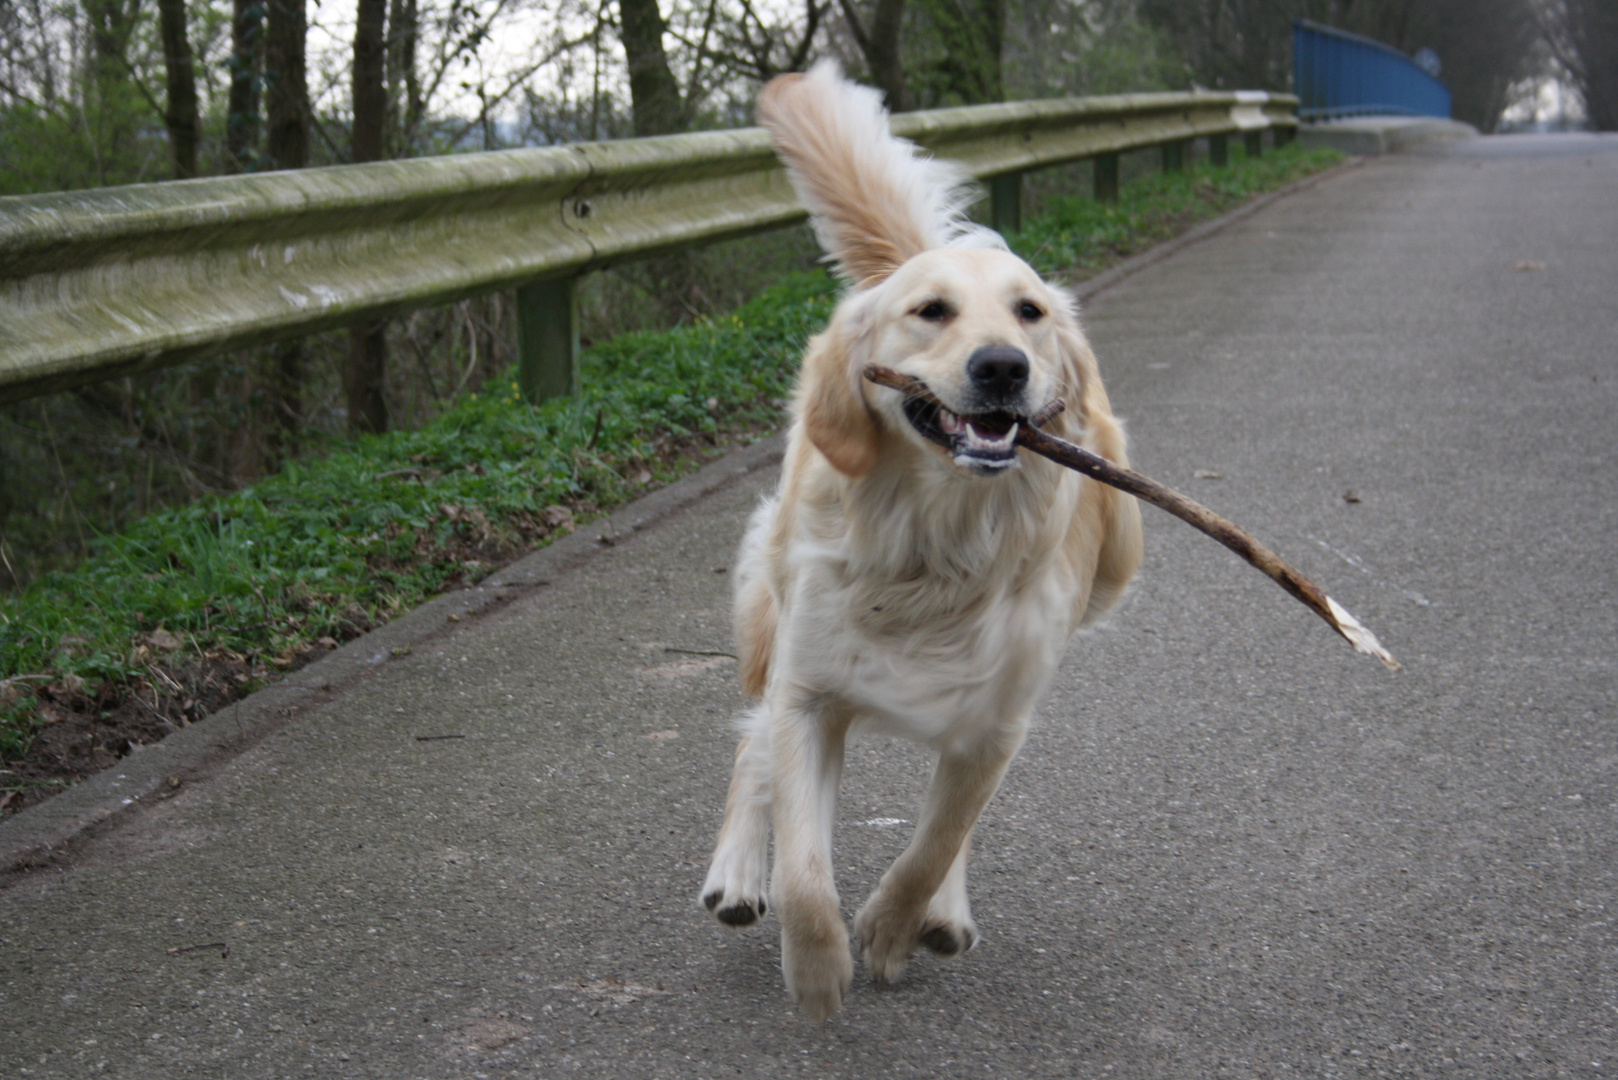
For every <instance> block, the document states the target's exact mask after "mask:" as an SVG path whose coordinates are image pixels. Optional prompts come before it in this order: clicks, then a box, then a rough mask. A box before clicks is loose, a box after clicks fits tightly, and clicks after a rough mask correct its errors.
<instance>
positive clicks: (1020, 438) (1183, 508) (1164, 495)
mask: <svg viewBox="0 0 1618 1080" xmlns="http://www.w3.org/2000/svg"><path fill="white" fill-rule="evenodd" d="M865 377H866V378H867V379H869V380H870V381H871V382H874V383H877V384H878V385H880V386H887V387H891V388H892V389H894V390H897V391H899V392H900V393H902V394H905V395H906V396H907V397H913V398H917V399H918V400H920V401H924V402H926V403H927V404H929V405H933V406H936V407H938V408H947V406H945V405H944V404H943V403H942V402H940V401H939V400H938V399H937V398H936V397H934V396H933V394H932V391H931V390H929V389H928V388H927V385H926V384H925V383H923V382H922V381H921V380H919V379H913V378H911V377H910V376H909V375H903V374H901V373H899V372H897V371H894V370H893V369H892V368H885V367H882V366H881V365H879V364H870V365H868V366H867V367H866V369H865ZM1060 405H1061V402H1059V401H1058V402H1053V403H1052V404H1051V405H1047V406H1045V407H1044V408H1043V409H1041V410H1040V411H1039V413H1038V414H1037V415H1036V416H1035V417H1034V418H1033V421H1034V422H1032V423H1027V424H1019V425H1018V426H1017V436H1016V442H1017V445H1018V446H1021V447H1022V448H1023V449H1025V450H1029V451H1032V452H1033V453H1036V454H1039V455H1041V456H1042V457H1047V458H1050V459H1051V460H1052V461H1054V462H1056V463H1057V464H1058V465H1065V466H1067V467H1068V468H1070V469H1073V470H1075V471H1077V472H1081V473H1083V474H1084V475H1085V476H1088V477H1090V478H1091V479H1092V480H1099V481H1100V482H1101V483H1103V484H1108V485H1110V486H1112V487H1115V488H1118V489H1119V490H1120V491H1127V492H1128V493H1129V494H1131V495H1133V496H1135V497H1136V498H1138V499H1144V500H1145V501H1147V502H1149V503H1151V504H1152V505H1153V506H1156V507H1159V508H1160V509H1163V510H1167V511H1168V512H1169V513H1171V514H1173V515H1174V516H1175V517H1177V518H1179V519H1180V520H1181V521H1184V522H1186V523H1187V524H1188V525H1192V526H1195V527H1196V528H1198V529H1200V530H1201V531H1203V532H1205V533H1207V534H1208V535H1209V536H1211V537H1213V538H1214V539H1215V540H1218V541H1219V542H1220V543H1221V544H1224V545H1225V546H1226V547H1228V548H1229V549H1230V550H1232V551H1234V552H1235V553H1236V554H1238V555H1240V556H1241V557H1242V558H1244V559H1246V560H1247V561H1248V562H1249V563H1251V564H1253V565H1254V566H1256V567H1258V569H1260V570H1262V571H1263V572H1264V573H1265V574H1266V575H1267V576H1268V577H1269V578H1270V580H1271V581H1274V582H1275V583H1276V584H1277V585H1279V586H1281V588H1283V589H1285V590H1286V591H1287V592H1289V593H1291V594H1292V595H1293V596H1294V597H1296V598H1297V599H1298V600H1300V601H1302V602H1303V603H1304V604H1305V605H1307V606H1308V608H1309V609H1310V610H1311V611H1313V612H1314V613H1315V614H1316V615H1319V616H1320V617H1321V618H1322V619H1325V620H1326V623H1327V625H1328V626H1330V627H1331V628H1332V629H1333V630H1335V631H1337V632H1338V633H1339V634H1341V635H1342V636H1343V638H1344V640H1346V641H1347V642H1348V643H1349V644H1350V645H1352V646H1354V648H1355V650H1357V651H1358V652H1362V653H1365V654H1366V655H1367V656H1374V657H1376V658H1377V659H1378V660H1380V661H1382V663H1383V664H1384V665H1385V666H1386V667H1387V669H1388V670H1389V671H1399V670H1400V664H1399V661H1397V660H1395V659H1394V658H1393V657H1392V655H1390V654H1389V653H1388V651H1387V650H1386V649H1384V648H1383V647H1382V645H1381V643H1380V642H1378V641H1377V640H1376V635H1375V634H1373V633H1371V631H1369V630H1367V629H1366V628H1365V627H1364V626H1362V625H1361V624H1360V622H1359V620H1358V619H1356V618H1354V616H1352V615H1350V614H1349V613H1348V611H1347V610H1346V609H1344V607H1343V606H1342V605H1341V604H1339V603H1338V602H1337V601H1335V600H1333V599H1332V598H1331V597H1329V596H1327V595H1326V594H1325V592H1324V591H1322V590H1321V588H1320V586H1318V585H1316V584H1315V583H1314V582H1313V581H1310V580H1309V579H1308V578H1307V577H1305V576H1304V575H1303V574H1302V573H1300V572H1299V571H1298V570H1297V569H1296V568H1295V567H1293V566H1292V565H1291V564H1289V563H1288V562H1287V561H1286V560H1285V559H1283V558H1281V556H1279V555H1277V554H1276V553H1275V552H1274V551H1272V550H1270V549H1269V548H1268V547H1266V546H1265V545H1264V544H1263V543H1261V542H1260V541H1259V540H1258V539H1257V538H1255V537H1254V536H1253V535H1252V534H1251V533H1249V532H1248V531H1247V530H1245V529H1242V528H1240V527H1238V526H1237V525H1235V524H1233V523H1232V522H1230V521H1227V520H1226V519H1225V518H1222V517H1220V516H1219V515H1218V514H1216V513H1214V512H1213V511H1212V510H1209V509H1208V508H1207V507H1206V506H1203V505H1202V504H1201V503H1198V502H1196V501H1195V500H1192V499H1188V498H1186V497H1185V496H1184V495H1181V494H1180V493H1179V492H1178V491H1175V490H1174V489H1173V488H1168V487H1164V486H1163V485H1162V484H1159V483H1158V482H1157V481H1156V480H1153V479H1150V478H1149V477H1145V476H1142V475H1141V474H1140V473H1138V472H1135V471H1134V470H1133V469H1126V468H1123V467H1122V466H1120V465H1114V464H1113V463H1112V462H1110V461H1108V460H1107V459H1106V458H1104V457H1102V456H1100V455H1099V454H1094V453H1091V452H1090V451H1089V450H1086V449H1085V448H1084V447H1082V446H1075V445H1074V444H1072V443H1070V442H1068V441H1067V440H1066V439H1058V438H1057V437H1056V436H1054V435H1047V434H1045V432H1043V431H1040V430H1039V429H1038V427H1037V424H1043V423H1049V422H1050V421H1051V420H1053V419H1055V417H1056V416H1057V415H1058V414H1059V413H1061V412H1062V408H1059V407H1056V406H1060Z"/></svg>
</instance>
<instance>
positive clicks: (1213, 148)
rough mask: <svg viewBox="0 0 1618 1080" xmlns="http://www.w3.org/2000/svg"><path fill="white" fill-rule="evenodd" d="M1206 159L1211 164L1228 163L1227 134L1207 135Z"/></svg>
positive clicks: (1228, 146) (1228, 144)
mask: <svg viewBox="0 0 1618 1080" xmlns="http://www.w3.org/2000/svg"><path fill="white" fill-rule="evenodd" d="M1208 161H1209V163H1210V164H1213V165H1229V164H1230V138H1229V137H1228V136H1225V135H1210V136H1208Z"/></svg>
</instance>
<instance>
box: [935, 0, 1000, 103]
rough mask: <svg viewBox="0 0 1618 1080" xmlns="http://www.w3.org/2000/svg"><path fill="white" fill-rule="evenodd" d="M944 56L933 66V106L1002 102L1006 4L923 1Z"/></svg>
mask: <svg viewBox="0 0 1618 1080" xmlns="http://www.w3.org/2000/svg"><path fill="white" fill-rule="evenodd" d="M922 3H923V9H924V10H925V11H926V13H927V15H928V18H929V21H930V22H931V23H932V25H933V29H934V31H935V32H936V33H937V34H938V36H939V38H940V39H941V44H942V46H943V53H944V57H943V59H942V60H940V61H939V62H938V63H937V64H936V65H935V66H934V68H933V71H934V79H933V80H932V81H933V85H932V86H931V87H930V88H929V89H930V90H931V94H930V95H929V96H930V97H932V98H933V99H934V100H932V101H929V102H928V104H932V105H982V104H986V103H988V102H991V101H1001V100H1003V99H1004V98H1005V96H1006V95H1005V83H1004V79H1003V78H1002V75H1001V67H1000V50H1001V46H1002V44H1003V42H1004V41H1005V36H1006V2H1005V0H922Z"/></svg>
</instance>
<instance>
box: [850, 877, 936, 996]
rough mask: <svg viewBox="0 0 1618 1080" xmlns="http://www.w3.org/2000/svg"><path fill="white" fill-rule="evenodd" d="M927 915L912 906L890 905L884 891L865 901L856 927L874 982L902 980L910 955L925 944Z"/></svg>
mask: <svg viewBox="0 0 1618 1080" xmlns="http://www.w3.org/2000/svg"><path fill="white" fill-rule="evenodd" d="M923 914H924V912H920V911H916V910H914V909H912V908H910V907H908V906H904V905H899V904H891V903H888V902H887V901H886V900H884V899H883V896H882V891H881V890H880V889H878V890H877V892H876V894H875V895H874V896H872V897H871V898H870V899H869V900H867V901H866V902H865V906H864V907H863V908H861V909H860V913H859V915H857V916H856V917H855V919H854V928H855V930H856V931H857V932H858V933H859V939H860V950H861V951H862V952H864V953H865V967H866V969H867V970H868V971H870V973H871V978H872V979H874V980H876V981H877V982H879V983H889V982H892V981H894V980H895V979H897V978H898V977H899V973H900V972H901V971H903V970H904V967H905V964H906V963H907V962H908V961H909V960H910V954H911V953H913V952H915V951H916V946H917V945H919V944H921V943H922V942H921V936H922V925H923Z"/></svg>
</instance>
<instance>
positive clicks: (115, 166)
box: [83, 0, 144, 185]
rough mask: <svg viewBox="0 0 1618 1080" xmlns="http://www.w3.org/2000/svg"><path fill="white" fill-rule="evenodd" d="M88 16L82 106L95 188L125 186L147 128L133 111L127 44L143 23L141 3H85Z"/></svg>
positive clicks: (118, 0) (101, 0) (113, 0)
mask: <svg viewBox="0 0 1618 1080" xmlns="http://www.w3.org/2000/svg"><path fill="white" fill-rule="evenodd" d="M84 14H85V16H86V18H87V20H88V22H89V27H90V49H89V54H88V56H87V57H86V58H85V59H86V63H87V65H88V72H87V75H88V78H87V80H86V83H87V85H86V88H85V100H84V103H83V105H84V113H85V117H84V119H85V125H86V128H87V129H88V131H87V133H88V134H89V136H90V139H91V143H92V149H93V150H94V153H95V158H96V162H95V164H96V176H95V183H96V184H98V185H105V184H118V183H126V182H128V181H127V179H126V177H125V176H124V175H122V174H123V172H124V168H123V167H124V166H125V165H126V164H127V160H128V157H129V154H130V149H131V148H130V146H129V144H130V141H131V139H132V137H133V135H134V133H135V131H136V129H137V126H138V125H142V124H143V123H144V121H143V120H142V118H141V117H140V116H138V115H137V112H136V111H135V110H133V109H131V107H130V102H131V100H132V99H134V96H135V87H134V86H133V85H132V84H131V79H130V75H129V41H130V38H131V36H132V35H133V34H134V32H135V26H136V23H137V22H138V21H139V18H140V0H84ZM140 108H141V109H144V106H141V107H140Z"/></svg>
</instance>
